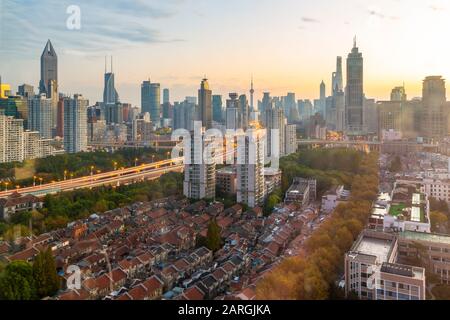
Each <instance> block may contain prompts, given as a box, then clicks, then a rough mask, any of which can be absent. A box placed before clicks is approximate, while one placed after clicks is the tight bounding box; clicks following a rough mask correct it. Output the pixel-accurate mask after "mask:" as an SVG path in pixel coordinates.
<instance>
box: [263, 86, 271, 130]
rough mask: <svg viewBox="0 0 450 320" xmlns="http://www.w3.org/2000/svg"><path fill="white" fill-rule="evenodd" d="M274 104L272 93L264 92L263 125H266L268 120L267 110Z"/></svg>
mask: <svg viewBox="0 0 450 320" xmlns="http://www.w3.org/2000/svg"><path fill="white" fill-rule="evenodd" d="M271 104H272V98H271V97H270V92H264V93H263V98H262V102H261V110H260V112H261V119H262V120H263V124H264V125H266V123H265V119H266V110H267V109H269V108H271Z"/></svg>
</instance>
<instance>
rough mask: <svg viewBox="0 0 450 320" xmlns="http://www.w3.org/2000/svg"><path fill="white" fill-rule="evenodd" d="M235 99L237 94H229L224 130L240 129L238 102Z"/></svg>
mask: <svg viewBox="0 0 450 320" xmlns="http://www.w3.org/2000/svg"><path fill="white" fill-rule="evenodd" d="M237 97H238V95H237V93H230V99H227V108H226V110H225V114H226V119H225V120H226V121H225V125H226V128H227V129H230V130H237V129H240V128H241V127H240V124H239V100H238V99H237Z"/></svg>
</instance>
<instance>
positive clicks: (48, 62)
mask: <svg viewBox="0 0 450 320" xmlns="http://www.w3.org/2000/svg"><path fill="white" fill-rule="evenodd" d="M39 94H45V95H46V96H47V98H48V99H51V100H52V115H51V129H53V128H55V127H56V114H57V110H56V109H57V104H58V99H59V97H58V57H57V55H56V52H55V50H54V49H53V45H52V43H51V42H50V40H48V41H47V44H46V45H45V48H44V51H43V52H42V55H41V80H40V82H39Z"/></svg>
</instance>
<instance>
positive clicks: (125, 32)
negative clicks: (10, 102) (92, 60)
mask: <svg viewBox="0 0 450 320" xmlns="http://www.w3.org/2000/svg"><path fill="white" fill-rule="evenodd" d="M74 2H75V3H76V5H78V6H79V7H80V11H81V29H80V30H69V29H67V27H66V20H67V18H68V17H69V15H68V14H67V13H66V9H67V7H68V6H70V5H72V4H74ZM2 3H3V8H0V9H2V10H1V11H0V20H1V21H2V23H1V27H2V28H1V29H0V46H1V47H2V52H3V53H5V54H8V53H10V54H15V55H16V56H21V55H22V56H23V55H25V56H29V55H35V54H36V52H35V50H38V48H39V51H40V50H42V48H43V46H44V45H45V41H46V40H47V39H48V38H50V39H51V40H52V42H54V44H55V45H56V44H57V46H58V47H59V48H60V49H61V50H64V51H65V52H68V53H73V54H75V55H76V54H81V53H83V52H84V53H91V54H97V53H100V52H101V53H104V52H105V51H111V50H113V49H116V48H118V47H123V46H130V45H139V44H152V43H164V42H174V41H183V39H177V38H172V37H170V36H167V35H165V34H164V33H163V32H162V31H161V30H159V29H158V28H157V27H156V26H155V24H154V23H152V22H154V21H157V20H161V19H168V18H170V17H172V16H174V15H176V14H177V13H178V10H179V5H180V4H182V3H183V0H165V1H157V0H96V1H92V0H78V1H72V0H47V1H45V2H43V1H39V0H28V1H23V0H10V1H6V2H5V1H3V2H2ZM31 48H35V49H34V51H33V50H30V49H31Z"/></svg>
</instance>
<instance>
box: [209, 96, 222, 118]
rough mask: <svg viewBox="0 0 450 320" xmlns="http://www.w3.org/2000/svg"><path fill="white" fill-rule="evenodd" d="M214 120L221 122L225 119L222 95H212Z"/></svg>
mask: <svg viewBox="0 0 450 320" xmlns="http://www.w3.org/2000/svg"><path fill="white" fill-rule="evenodd" d="M212 108H213V120H214V121H215V122H219V123H221V122H222V120H223V107H222V96H221V95H213V96H212Z"/></svg>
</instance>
